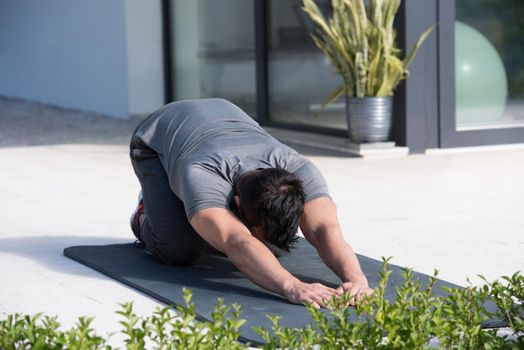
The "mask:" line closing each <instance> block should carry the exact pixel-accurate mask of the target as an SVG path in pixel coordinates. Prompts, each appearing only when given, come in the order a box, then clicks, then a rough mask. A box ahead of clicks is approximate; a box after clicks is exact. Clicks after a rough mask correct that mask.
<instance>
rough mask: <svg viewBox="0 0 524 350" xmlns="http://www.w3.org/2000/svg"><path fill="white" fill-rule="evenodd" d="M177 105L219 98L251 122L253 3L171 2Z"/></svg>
mask: <svg viewBox="0 0 524 350" xmlns="http://www.w3.org/2000/svg"><path fill="white" fill-rule="evenodd" d="M171 18H172V19H173V21H172V22H173V31H174V33H173V35H172V36H173V41H174V55H173V56H174V67H175V69H174V85H175V86H174V89H175V95H176V99H177V100H181V99H191V98H207V97H222V98H226V99H228V100H230V101H232V102H233V103H235V104H237V105H239V106H240V107H241V108H242V109H243V110H244V111H246V112H247V113H248V114H249V115H251V116H253V117H255V111H256V93H255V29H254V22H255V21H254V0H175V1H173V2H172V16H171Z"/></svg>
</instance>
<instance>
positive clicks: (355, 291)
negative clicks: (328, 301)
mask: <svg viewBox="0 0 524 350" xmlns="http://www.w3.org/2000/svg"><path fill="white" fill-rule="evenodd" d="M337 291H338V292H339V293H340V294H342V293H343V292H347V293H348V294H349V296H350V298H349V305H356V304H358V302H359V301H360V300H362V298H363V297H364V296H366V295H371V294H373V289H371V288H369V287H368V284H367V283H359V282H354V283H353V282H344V283H342V284H341V285H340V286H339V287H338V288H337Z"/></svg>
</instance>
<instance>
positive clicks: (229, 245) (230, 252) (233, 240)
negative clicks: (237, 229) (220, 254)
mask: <svg viewBox="0 0 524 350" xmlns="http://www.w3.org/2000/svg"><path fill="white" fill-rule="evenodd" d="M249 239H252V237H251V236H245V235H231V236H229V237H228V238H227V239H226V240H225V241H224V244H223V247H224V254H226V255H227V256H229V257H232V256H237V255H238V254H241V253H242V252H243V251H245V249H246V247H247V245H248V244H249Z"/></svg>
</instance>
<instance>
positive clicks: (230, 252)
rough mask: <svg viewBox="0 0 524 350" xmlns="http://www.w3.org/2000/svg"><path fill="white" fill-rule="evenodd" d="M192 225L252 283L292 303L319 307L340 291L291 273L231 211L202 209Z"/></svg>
mask: <svg viewBox="0 0 524 350" xmlns="http://www.w3.org/2000/svg"><path fill="white" fill-rule="evenodd" d="M191 225H192V226H193V227H194V229H195V230H196V231H197V232H198V234H199V235H200V236H202V238H204V239H205V240H206V241H207V242H208V243H209V244H211V245H212V246H213V247H214V248H215V249H218V250H219V251H221V252H223V253H224V254H226V255H227V256H228V257H229V259H230V260H231V262H232V263H233V264H234V265H235V266H237V267H238V269H239V270H240V271H242V272H243V273H244V274H245V275H246V276H247V278H249V279H250V280H251V281H252V282H253V283H255V284H257V285H259V286H261V287H262V288H265V289H268V290H270V291H272V292H275V293H277V294H280V295H282V296H284V297H286V298H287V299H288V300H289V301H290V302H292V303H303V302H308V303H311V304H312V305H313V306H315V307H320V306H323V305H324V302H323V300H330V299H331V298H332V297H333V296H334V295H338V294H340V292H339V291H337V290H335V289H333V288H329V287H327V286H324V285H322V284H319V283H312V284H311V283H304V282H302V281H300V280H299V279H297V278H296V277H295V276H293V275H292V274H291V273H289V272H288V271H287V270H286V269H284V268H283V267H282V265H280V263H279V262H278V260H277V259H276V258H275V256H274V255H273V253H271V251H270V250H269V249H268V248H267V247H266V246H265V245H264V244H263V243H262V242H260V241H259V240H258V239H256V238H255V237H253V236H252V235H251V233H250V232H249V230H248V229H247V227H246V226H245V225H244V224H242V222H241V221H239V220H238V219H237V217H236V216H235V215H233V214H232V213H231V212H230V211H229V210H226V209H222V208H208V209H202V210H200V211H199V212H197V213H196V214H195V215H194V216H193V217H192V219H191Z"/></svg>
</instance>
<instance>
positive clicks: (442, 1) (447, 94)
mask: <svg viewBox="0 0 524 350" xmlns="http://www.w3.org/2000/svg"><path fill="white" fill-rule="evenodd" d="M455 5H456V3H455V0H439V1H438V19H439V31H438V34H439V35H438V47H439V50H438V58H439V59H438V61H439V72H440V74H439V84H438V85H439V114H440V118H439V119H440V140H439V144H440V147H441V148H451V147H465V146H486V145H499V144H511V143H522V142H524V127H513V128H500V129H485V130H464V131H457V130H456V112H455V108H456V101H455V31H454V28H455V27H454V25H455V18H456V17H455Z"/></svg>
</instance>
